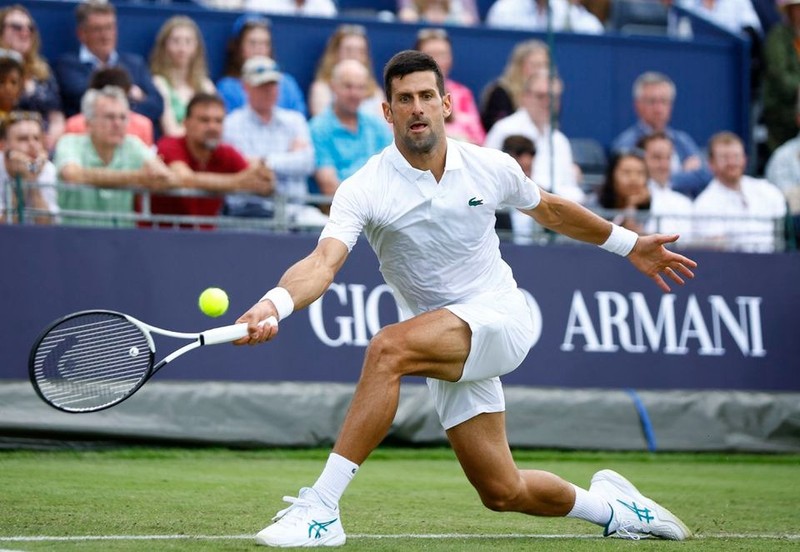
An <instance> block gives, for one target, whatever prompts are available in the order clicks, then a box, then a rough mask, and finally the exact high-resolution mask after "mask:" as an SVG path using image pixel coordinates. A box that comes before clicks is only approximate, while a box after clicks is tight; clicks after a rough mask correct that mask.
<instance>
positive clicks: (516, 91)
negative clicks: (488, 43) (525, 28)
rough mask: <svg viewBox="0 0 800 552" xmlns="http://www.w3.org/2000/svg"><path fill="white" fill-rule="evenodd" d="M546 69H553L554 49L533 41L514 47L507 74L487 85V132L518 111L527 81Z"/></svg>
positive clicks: (482, 109) (483, 116) (484, 109)
mask: <svg viewBox="0 0 800 552" xmlns="http://www.w3.org/2000/svg"><path fill="white" fill-rule="evenodd" d="M545 69H547V70H549V69H550V49H549V48H548V47H547V44H545V43H544V42H542V41H541V40H536V39H531V40H526V41H524V42H520V43H519V44H517V45H516V46H514V50H513V51H512V52H511V55H510V56H509V57H508V61H507V62H506V67H505V69H504V70H503V74H502V75H501V76H500V77H499V78H498V79H496V80H494V81H492V82H490V83H489V84H487V85H486V87H485V88H484V89H483V91H482V92H481V104H480V113H481V123H482V124H483V128H484V130H485V131H486V132H489V130H490V129H491V128H492V126H494V124H495V123H496V122H497V121H499V120H500V119H502V118H503V117H508V116H509V115H511V114H512V113H514V112H515V111H516V110H517V108H518V107H519V105H520V98H521V97H522V90H523V88H525V83H526V82H527V80H528V79H529V78H530V76H531V75H533V74H534V73H537V72H539V71H542V70H545Z"/></svg>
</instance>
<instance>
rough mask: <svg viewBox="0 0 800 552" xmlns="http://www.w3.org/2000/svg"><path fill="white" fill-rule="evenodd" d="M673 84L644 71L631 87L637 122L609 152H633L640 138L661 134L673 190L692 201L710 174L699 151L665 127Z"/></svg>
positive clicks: (686, 137)
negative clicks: (669, 149)
mask: <svg viewBox="0 0 800 552" xmlns="http://www.w3.org/2000/svg"><path fill="white" fill-rule="evenodd" d="M675 95H676V90H675V83H674V82H672V79H670V78H669V77H668V76H666V75H664V74H662V73H657V72H655V71H648V72H646V73H642V74H641V75H639V76H638V77H637V78H636V81H634V83H633V108H634V111H635V112H636V115H637V117H638V120H637V121H636V123H634V124H633V126H631V127H629V128H627V129H626V130H624V131H623V132H622V133H621V134H620V135H619V136H617V137H616V138H615V139H614V142H613V143H612V145H611V149H612V151H613V152H616V153H619V152H624V151H628V150H631V149H633V148H634V147H635V146H636V143H637V142H638V141H639V140H641V139H642V138H643V137H645V136H647V135H649V134H652V133H654V132H663V133H664V134H666V135H667V136H669V139H670V140H672V144H673V146H674V153H673V156H672V178H673V189H675V190H676V191H678V192H681V193H683V194H686V195H688V196H689V197H695V196H696V195H697V194H698V193H700V191H702V189H703V188H704V187H705V185H706V184H707V183H708V181H709V180H711V174H710V173H709V172H708V169H707V168H706V167H705V166H704V164H703V161H702V159H701V158H700V148H698V147H697V144H696V143H695V141H694V140H693V139H692V137H691V136H689V134H688V133H686V132H683V131H681V130H677V129H674V128H672V127H671V126H669V121H670V119H671V118H672V106H673V105H674V103H675Z"/></svg>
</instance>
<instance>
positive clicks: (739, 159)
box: [708, 142, 747, 185]
mask: <svg viewBox="0 0 800 552" xmlns="http://www.w3.org/2000/svg"><path fill="white" fill-rule="evenodd" d="M708 163H709V165H710V166H711V171H712V172H713V173H714V176H715V177H717V180H719V181H720V182H722V183H723V184H729V185H736V184H738V183H739V180H740V179H741V178H742V175H743V174H744V169H745V167H746V166H747V156H746V155H745V154H744V147H743V146H742V144H740V143H739V142H732V143H730V144H715V145H714V146H713V149H712V152H711V156H710V158H709V160H708Z"/></svg>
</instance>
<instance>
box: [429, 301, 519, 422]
mask: <svg viewBox="0 0 800 552" xmlns="http://www.w3.org/2000/svg"><path fill="white" fill-rule="evenodd" d="M445 308H446V309H447V310H449V311H450V312H452V313H453V314H455V315H456V316H458V317H459V318H460V319H462V320H463V321H464V322H466V323H467V324H469V327H470V329H471V330H472V344H471V348H470V352H469V356H468V357H467V361H466V362H465V363H464V372H463V374H462V375H461V379H460V380H458V381H457V382H449V381H443V380H438V379H433V378H428V379H427V382H428V388H429V389H430V391H431V395H432V396H433V403H434V406H435V407H436V412H437V413H438V414H439V421H440V422H441V424H442V427H444V429H450V428H451V427H454V426H457V425H458V424H460V423H462V422H465V421H467V420H469V419H470V418H473V417H475V416H477V415H478V414H483V413H485V412H503V411H504V410H505V409H506V402H505V397H504V396H503V386H502V384H501V383H500V376H502V375H504V374H508V373H509V372H511V371H513V370H514V369H516V368H517V366H519V365H520V363H522V361H523V359H524V358H525V355H527V354H528V350H529V349H530V348H531V346H532V345H533V341H534V339H535V334H534V324H533V316H532V312H531V309H530V307H529V306H528V303H527V301H526V300H525V296H524V295H523V294H522V292H521V291H520V290H518V289H515V290H513V291H506V292H503V293H486V294H483V295H479V296H478V297H476V298H475V299H474V300H472V301H470V302H469V303H458V304H455V305H448V306H447V307H445Z"/></svg>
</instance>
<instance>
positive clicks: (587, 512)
mask: <svg viewBox="0 0 800 552" xmlns="http://www.w3.org/2000/svg"><path fill="white" fill-rule="evenodd" d="M572 486H573V487H575V506H573V507H572V510H570V512H569V513H568V514H567V517H574V518H578V519H582V520H585V521H588V522H591V523H594V524H596V525H600V526H601V527H605V526H606V525H608V522H609V521H610V520H611V515H612V514H613V510H612V509H611V505H610V504H609V503H608V502H607V501H606V499H605V498H603V497H601V496H600V495H597V494H593V493H590V492H589V491H586V490H584V489H581V488H580V487H578V486H577V485H572Z"/></svg>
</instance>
